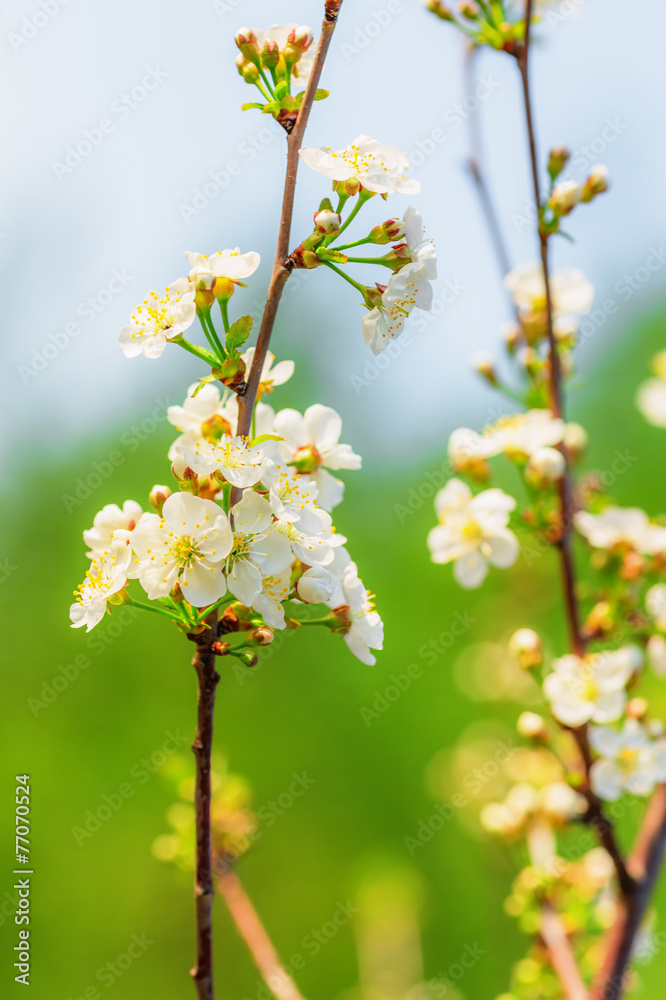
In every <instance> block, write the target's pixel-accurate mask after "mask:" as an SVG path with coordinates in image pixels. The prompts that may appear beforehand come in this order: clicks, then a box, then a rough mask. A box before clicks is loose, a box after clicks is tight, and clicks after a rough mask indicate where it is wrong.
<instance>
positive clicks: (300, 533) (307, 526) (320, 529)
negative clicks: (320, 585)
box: [275, 507, 347, 566]
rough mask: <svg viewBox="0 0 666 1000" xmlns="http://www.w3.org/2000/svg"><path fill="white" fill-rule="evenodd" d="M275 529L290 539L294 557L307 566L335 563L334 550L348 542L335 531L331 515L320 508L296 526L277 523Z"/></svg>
mask: <svg viewBox="0 0 666 1000" xmlns="http://www.w3.org/2000/svg"><path fill="white" fill-rule="evenodd" d="M275 528H276V530H277V531H279V532H280V533H281V534H282V535H284V536H285V537H286V538H288V539H289V543H290V545H291V547H292V550H293V553H294V555H295V556H296V558H297V559H300V560H301V562H302V563H304V564H305V565H306V566H312V565H313V564H315V563H316V564H317V565H320V566H327V565H328V564H329V563H331V562H332V561H333V555H334V553H333V550H334V549H335V548H336V547H337V546H340V545H344V544H345V542H346V541H347V539H346V538H345V537H344V535H339V534H337V532H336V531H335V528H334V527H333V523H332V521H331V515H330V514H329V513H328V512H327V511H325V510H322V509H321V508H320V507H315V508H314V509H313V510H312V511H310V512H309V516H308V518H307V520H299V521H298V522H297V523H296V524H292V523H291V522H290V521H277V522H276V524H275Z"/></svg>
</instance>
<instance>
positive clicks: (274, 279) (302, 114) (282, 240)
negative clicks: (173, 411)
mask: <svg viewBox="0 0 666 1000" xmlns="http://www.w3.org/2000/svg"><path fill="white" fill-rule="evenodd" d="M341 6H342V0H326V4H325V13H324V21H323V24H322V28H321V36H320V38H319V45H318V46H317V52H316V55H315V60H314V65H313V67H312V73H311V75H310V79H309V81H308V85H307V88H306V90H305V96H304V98H303V104H302V105H301V108H300V111H299V112H298V117H297V119H296V124H295V125H294V128H293V129H292V131H291V132H290V133H289V134H288V135H287V172H286V176H285V182H284V196H283V200H282V215H281V217H280V229H279V233H278V242H277V249H276V252H275V263H274V264H273V273H272V275H271V280H270V284H269V286H268V295H267V297H266V305H265V307H264V315H263V317H262V320H261V327H260V329H259V336H258V337H257V346H256V349H255V352H254V359H253V362H252V367H251V369H250V374H249V376H248V379H247V388H246V390H245V394H244V395H242V396H239V397H238V429H237V432H236V433H237V434H240V435H242V436H244V437H247V436H248V435H249V433H250V427H251V424H252V414H253V412H254V404H255V401H256V398H257V391H258V389H259V382H260V380H261V373H262V371H263V367H264V361H265V360H266V354H267V353H268V346H269V344H270V340H271V335H272V333H273V327H274V325H275V318H276V316H277V311H278V306H279V304H280V299H281V298H282V292H283V290H284V286H285V284H286V282H287V279H288V277H289V275H290V274H291V265H290V263H289V260H288V258H289V240H290V238H291V221H292V217H293V213H294V196H295V193H296V177H297V174H298V161H299V155H298V154H299V151H300V149H301V146H302V145H303V138H304V136H305V129H306V128H307V124H308V119H309V117H310V111H311V110H312V104H313V102H314V98H315V93H316V91H317V87H318V86H319V80H320V77H321V73H322V69H323V68H324V61H325V59H326V54H327V52H328V49H329V46H330V44H331V39H332V37H333V32H334V31H335V26H336V24H337V19H338V14H339V12H340V7H341ZM240 496H241V491H240V490H239V489H238V488H237V487H234V488H233V490H232V491H231V505H232V506H233V505H234V504H236V503H238V501H239V500H240Z"/></svg>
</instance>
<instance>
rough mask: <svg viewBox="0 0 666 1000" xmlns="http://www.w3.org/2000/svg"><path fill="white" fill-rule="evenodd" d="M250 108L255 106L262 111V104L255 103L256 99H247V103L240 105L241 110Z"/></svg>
mask: <svg viewBox="0 0 666 1000" xmlns="http://www.w3.org/2000/svg"><path fill="white" fill-rule="evenodd" d="M252 108H257V109H258V110H259V111H263V110H264V105H263V104H257V103H256V101H249V102H248V103H247V104H243V105H241V111H250V110H251V109H252Z"/></svg>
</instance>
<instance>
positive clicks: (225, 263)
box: [185, 247, 261, 282]
mask: <svg viewBox="0 0 666 1000" xmlns="http://www.w3.org/2000/svg"><path fill="white" fill-rule="evenodd" d="M185 256H186V257H187V259H188V261H189V264H190V267H191V268H193V269H194V270H195V271H196V270H198V269H201V270H202V271H212V273H213V274H214V276H215V277H216V278H228V279H229V281H233V282H239V281H245V279H246V278H249V277H250V275H251V274H254V272H255V271H256V270H257V268H258V267H259V265H260V264H261V257H260V256H259V254H258V253H256V252H255V251H254V250H250V251H249V252H248V253H241V252H240V247H235V249H233V250H218V252H217V253H212V254H210V256H208V255H207V254H205V253H194V252H193V251H192V250H186V251H185Z"/></svg>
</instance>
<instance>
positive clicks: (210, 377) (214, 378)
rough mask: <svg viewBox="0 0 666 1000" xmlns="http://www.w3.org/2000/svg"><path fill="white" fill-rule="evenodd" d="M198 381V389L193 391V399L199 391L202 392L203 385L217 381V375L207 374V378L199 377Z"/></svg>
mask: <svg viewBox="0 0 666 1000" xmlns="http://www.w3.org/2000/svg"><path fill="white" fill-rule="evenodd" d="M197 382H198V383H199V385H198V386H197V387H196V389H195V390H194V392H193V393H192V399H194V397H195V396H196V395H197V394H198V393H199V392H201V390H202V389H203V387H204V386H205V385H208V383H209V382H217V375H206V377H205V378H199V379H197Z"/></svg>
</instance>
